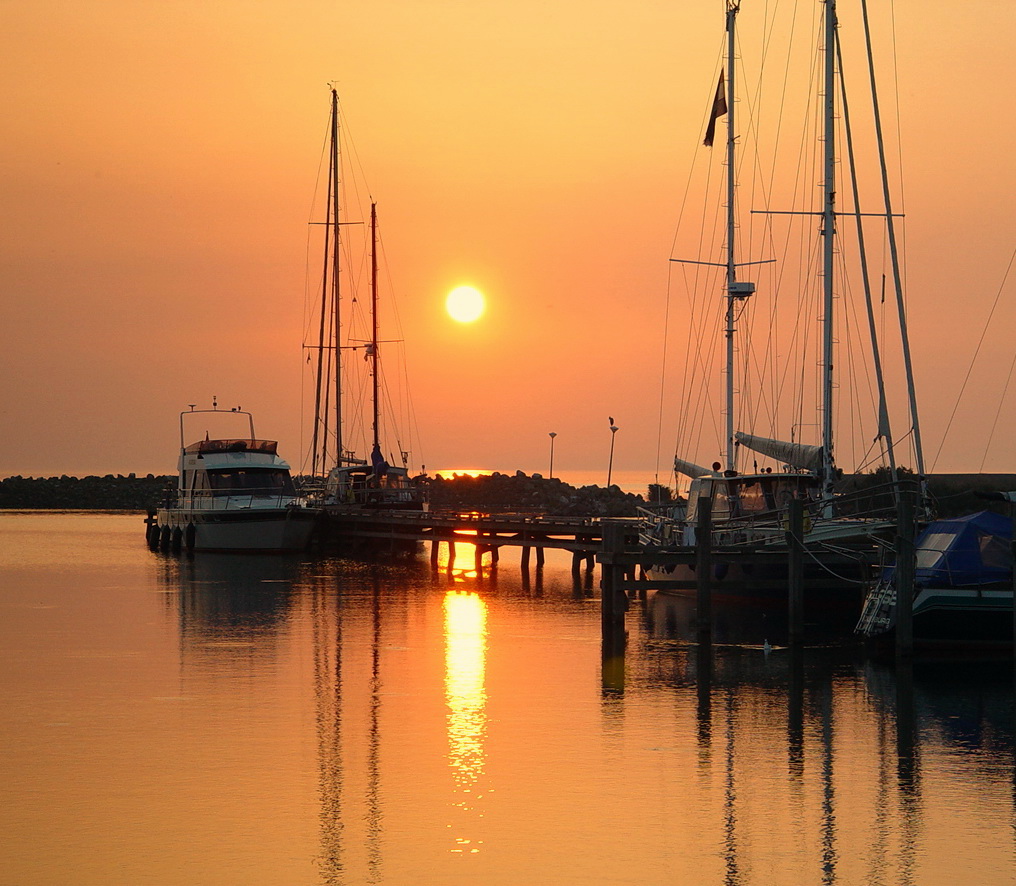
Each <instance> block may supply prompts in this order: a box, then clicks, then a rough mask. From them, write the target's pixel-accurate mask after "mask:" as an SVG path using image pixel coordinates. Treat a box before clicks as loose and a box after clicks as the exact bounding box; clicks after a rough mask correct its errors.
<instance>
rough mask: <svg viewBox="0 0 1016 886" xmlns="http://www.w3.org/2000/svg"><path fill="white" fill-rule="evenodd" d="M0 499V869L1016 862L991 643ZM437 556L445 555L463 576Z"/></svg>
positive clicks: (303, 878)
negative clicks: (218, 541) (274, 549)
mask: <svg viewBox="0 0 1016 886" xmlns="http://www.w3.org/2000/svg"><path fill="white" fill-rule="evenodd" d="M518 562H519V561H518V557H517V556H515V555H514V554H513V553H512V551H511V549H506V550H505V551H504V552H503V553H502V555H501V560H500V566H499V568H498V569H497V570H496V572H494V573H491V572H490V571H487V570H484V572H483V574H481V575H477V574H476V573H475V572H474V571H473V565H474V564H473V558H472V556H471V555H470V554H469V553H467V552H465V551H464V550H463V547H462V546H459V551H458V559H457V561H456V564H455V568H454V569H452V570H449V569H448V568H447V567H446V566H445V565H441V567H440V568H439V569H438V570H437V571H432V569H431V565H430V560H429V557H428V556H426V555H425V554H424V552H422V551H421V555H420V556H418V557H417V558H416V559H415V560H409V561H406V560H400V561H396V562H379V563H376V564H364V563H357V562H352V561H343V560H340V559H310V558H302V557H267V556H237V555H215V554H204V555H193V556H191V557H186V556H175V555H169V554H157V553H152V552H150V551H149V550H148V549H147V547H146V546H145V543H144V526H143V523H142V518H141V517H140V516H138V515H135V514H130V515H126V514H94V513H93V514H83V513H44V512H37V513H13V512H7V513H2V514H0V661H2V667H0V734H2V737H3V749H4V752H3V755H2V756H0V779H2V784H3V786H4V789H3V790H4V797H3V802H2V803H0V883H2V884H10V886H31V884H67V883H73V884H79V886H87V884H103V886H110V884H139V883H143V884H146V886H156V884H245V886H251V884H273V886H275V884H283V883H285V884H374V883H377V884H381V883H384V884H424V886H426V884H505V886H507V884H512V886H515V884H520V883H532V884H615V883H616V884H672V883H694V884H704V886H713V884H715V886H720V884H728V886H737V884H802V886H803V884H808V886H811V884H818V883H829V884H832V883H841V884H873V886H874V884H886V886H890V884H920V886H935V884H943V886H945V884H954V883H977V884H996V883H998V884H1002V883H1014V882H1016V800H1014V798H1016V774H1014V773H1016V760H1014V749H1016V744H1014V706H1013V665H1012V663H1011V661H1003V662H980V663H959V662H917V663H915V664H914V665H913V666H912V667H911V668H907V669H903V670H899V671H898V670H897V669H895V668H894V667H892V666H891V665H884V664H879V663H876V662H873V661H870V660H868V659H867V658H865V657H864V655H863V654H861V653H860V652H859V651H858V650H856V649H854V648H848V647H844V646H837V645H824V646H822V647H820V648H809V649H806V650H804V651H803V653H800V654H797V653H792V652H790V651H789V650H787V649H785V648H781V647H779V646H777V647H776V648H773V649H769V648H768V644H766V640H767V639H768V638H767V637H763V636H757V637H754V638H753V637H751V636H747V637H745V639H744V642H739V643H736V644H730V645H725V644H716V645H714V646H713V647H712V648H709V649H704V648H702V647H699V646H697V645H695V644H694V643H692V642H690V641H689V640H688V638H686V637H684V636H682V634H683V631H682V625H683V624H684V623H685V622H684V619H683V616H682V614H681V612H680V611H671V610H670V608H668V605H667V604H665V603H664V602H662V601H660V600H657V601H654V602H651V603H649V604H646V605H645V606H644V607H643V606H642V605H641V604H633V607H632V609H631V611H629V613H628V616H627V626H628V642H627V648H626V650H625V652H624V656H623V658H619V657H610V656H608V657H606V658H605V657H604V655H603V650H602V645H601V638H600V605H599V599H598V589H597V586H596V585H597V577H594V576H592V575H588V576H587V575H582V576H580V578H579V580H578V581H577V582H576V581H575V580H574V579H573V578H572V574H571V569H570V567H571V561H570V558H567V557H565V556H555V555H553V554H551V555H549V556H548V561H547V565H546V567H545V569H544V570H543V574H542V575H536V574H535V573H533V574H531V575H530V576H529V577H528V580H526V579H524V577H523V576H522V575H520V571H519V566H518ZM460 567H461V568H460Z"/></svg>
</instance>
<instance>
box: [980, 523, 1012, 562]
mask: <svg viewBox="0 0 1016 886" xmlns="http://www.w3.org/2000/svg"><path fill="white" fill-rule="evenodd" d="M977 546H978V548H980V550H981V562H982V563H983V564H984V565H985V566H986V567H988V568H989V569H1012V548H1011V547H1010V545H1009V541H1008V539H1005V538H1001V537H1000V536H997V535H991V534H990V533H988V532H979V533H977Z"/></svg>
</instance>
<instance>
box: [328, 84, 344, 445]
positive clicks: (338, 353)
mask: <svg viewBox="0 0 1016 886" xmlns="http://www.w3.org/2000/svg"><path fill="white" fill-rule="evenodd" d="M331 154H332V156H331V165H332V175H331V182H332V192H331V194H330V195H329V196H330V197H331V201H332V323H333V328H332V335H333V337H334V341H333V347H334V349H335V463H336V465H341V464H342V454H343V450H342V347H341V335H340V333H341V324H340V322H339V271H340V261H339V186H340V182H339V172H340V165H339V93H338V91H337V90H335V89H333V90H332V151H331Z"/></svg>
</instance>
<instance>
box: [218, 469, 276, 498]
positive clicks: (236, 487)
mask: <svg viewBox="0 0 1016 886" xmlns="http://www.w3.org/2000/svg"><path fill="white" fill-rule="evenodd" d="M206 476H207V477H208V487H209V488H210V489H211V490H212V494H213V495H230V494H231V493H236V492H241V493H246V494H250V495H295V494H296V492H295V490H294V488H293V480H292V478H291V477H290V476H289V471H287V470H279V469H275V468H269V469H260V470H257V469H255V470H251V469H250V468H221V469H217V470H210V471H207V472H206Z"/></svg>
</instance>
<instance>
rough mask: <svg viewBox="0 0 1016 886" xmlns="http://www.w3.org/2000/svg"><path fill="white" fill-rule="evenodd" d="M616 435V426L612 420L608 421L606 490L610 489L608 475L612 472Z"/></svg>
mask: <svg viewBox="0 0 1016 886" xmlns="http://www.w3.org/2000/svg"><path fill="white" fill-rule="evenodd" d="M616 433H617V425H615V424H614V419H613V417H611V419H610V460H609V461H608V462H607V488H608V489H610V475H611V473H613V470H614V435H615V434H616Z"/></svg>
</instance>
